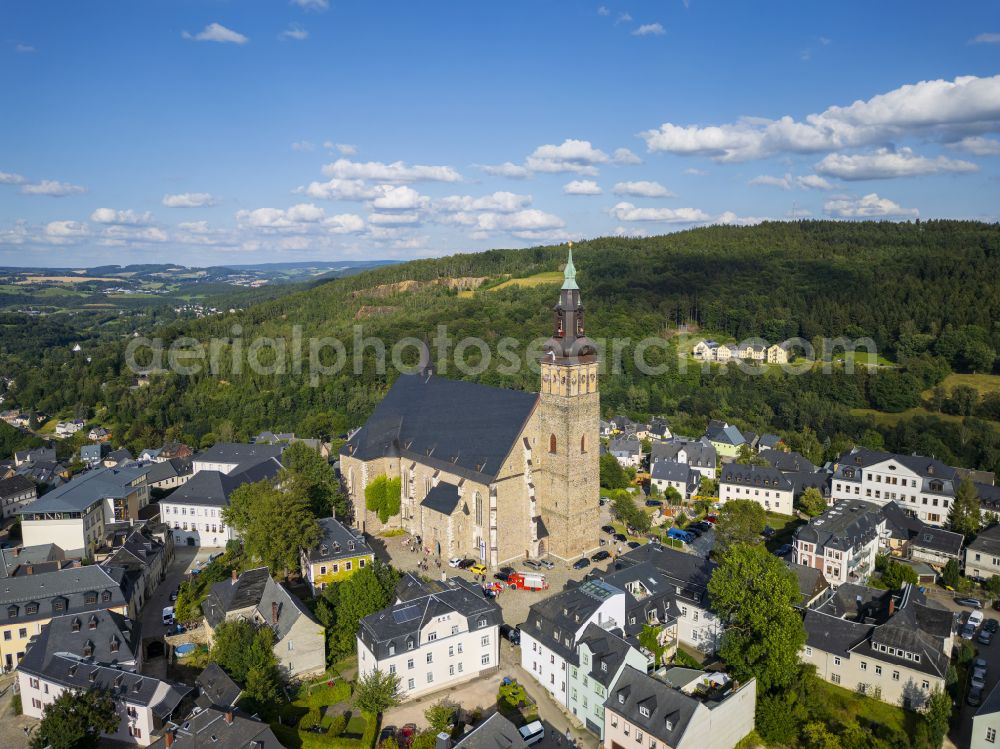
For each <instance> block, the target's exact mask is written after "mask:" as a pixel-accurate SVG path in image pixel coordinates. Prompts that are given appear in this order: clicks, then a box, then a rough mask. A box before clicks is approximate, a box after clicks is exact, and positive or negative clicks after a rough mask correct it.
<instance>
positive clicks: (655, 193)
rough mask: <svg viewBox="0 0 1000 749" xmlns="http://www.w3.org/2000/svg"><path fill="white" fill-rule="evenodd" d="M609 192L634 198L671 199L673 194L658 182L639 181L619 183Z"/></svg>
mask: <svg viewBox="0 0 1000 749" xmlns="http://www.w3.org/2000/svg"><path fill="white" fill-rule="evenodd" d="M611 191H612V192H613V193H614V194H615V195H631V196H633V197H636V198H672V197H674V194H673V193H672V192H670V190H668V189H667V188H666V187H664V186H663V185H661V184H660V183H659V182H650V181H648V180H639V181H638V182H619V183H617V184H616V185H615V186H614V187H613V188H611Z"/></svg>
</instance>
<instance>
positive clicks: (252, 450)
mask: <svg viewBox="0 0 1000 749" xmlns="http://www.w3.org/2000/svg"><path fill="white" fill-rule="evenodd" d="M283 450H284V445H257V444H253V445H250V444H245V443H242V442H218V443H216V444H215V445H213V446H212V447H210V448H208V449H207V450H205V451H204V452H201V453H198V454H197V455H195V456H194V458H193V459H194V460H196V461H198V462H201V463H230V464H236V465H237V466H238V468H236V469H235V471H244V470H246V469H247V468H249V467H250V466H252V465H255V464H257V463H261V462H264V461H268V460H278V461H280V459H281V453H282V451H283ZM235 471H234V472H235Z"/></svg>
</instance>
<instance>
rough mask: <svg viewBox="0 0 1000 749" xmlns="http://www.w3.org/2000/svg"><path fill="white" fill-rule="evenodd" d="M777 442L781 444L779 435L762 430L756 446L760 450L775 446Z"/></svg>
mask: <svg viewBox="0 0 1000 749" xmlns="http://www.w3.org/2000/svg"><path fill="white" fill-rule="evenodd" d="M779 444H781V437H779V436H778V435H776V434H771V433H770V432H764V434H762V435H760V440H759V441H758V442H757V446H758V447H760V448H761V449H762V450H763V449H764V448H769V449H773V448H776V447H777V446H778V445H779Z"/></svg>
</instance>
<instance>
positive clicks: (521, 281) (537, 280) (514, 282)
mask: <svg viewBox="0 0 1000 749" xmlns="http://www.w3.org/2000/svg"><path fill="white" fill-rule="evenodd" d="M562 280H563V274H562V273H561V272H560V271H557V270H553V271H544V272H542V273H536V274H535V275H533V276H525V277H524V278H508V279H507V280H506V281H503V282H502V283H498V284H497V285H496V286H491V287H489V288H488V289H487V291H496V290H497V289H508V288H510V287H511V286H529V287H530V286H544V285H545V284H557V283H562ZM474 293H475V292H473V291H460V292H458V296H459V297H461V298H462V299H471V298H472V296H473V294H474Z"/></svg>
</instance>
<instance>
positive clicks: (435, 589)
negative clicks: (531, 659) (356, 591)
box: [358, 577, 523, 699]
mask: <svg viewBox="0 0 1000 749" xmlns="http://www.w3.org/2000/svg"><path fill="white" fill-rule="evenodd" d="M502 622H503V614H502V612H501V611H500V607H499V606H497V604H496V602H495V601H493V599H490V598H484V597H483V594H482V591H481V590H480V589H479V587H478V586H476V585H474V584H473V583H470V582H468V581H467V580H464V579H462V578H459V577H453V578H450V579H449V580H447V581H446V582H444V583H442V584H440V585H436V586H430V587H427V588H423V587H422V586H416V587H414V588H413V589H412V590H411V591H410V596H408V599H407V600H405V601H400V602H398V603H396V604H394V605H392V606H389V607H388V608H385V609H383V610H382V611H378V612H376V613H374V614H371V615H370V616H366V617H365V618H364V619H362V620H361V622H360V624H359V626H358V675H359V677H362V678H363V677H365V676H367V675H368V674H370V673H371V672H372V671H375V670H376V669H377V670H379V671H381V672H383V673H390V674H395V675H396V676H398V677H399V685H400V687H401V689H402V691H403V695H404V699H413V698H415V697H420V696H422V695H425V694H429V693H431V692H435V691H438V690H440V689H447V688H449V687H453V686H455V685H456V684H461V683H463V682H466V681H469V680H471V679H482V678H487V677H492V676H493V675H494V674H496V673H497V670H498V669H499V664H500V629H499V628H500V624H501V623H502ZM522 647H523V640H522Z"/></svg>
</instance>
